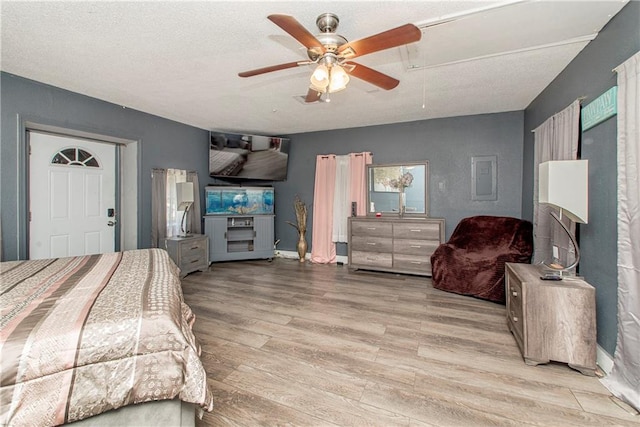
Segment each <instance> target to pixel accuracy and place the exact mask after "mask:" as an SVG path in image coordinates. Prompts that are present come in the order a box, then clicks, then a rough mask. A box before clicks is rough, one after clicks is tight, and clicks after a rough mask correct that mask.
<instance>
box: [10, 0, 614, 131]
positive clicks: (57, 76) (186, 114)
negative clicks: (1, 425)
mask: <svg viewBox="0 0 640 427" xmlns="http://www.w3.org/2000/svg"><path fill="white" fill-rule="evenodd" d="M625 3H626V1H619V0H616V1H542V2H537V1H516V2H513V1H510V2H504V1H384V2H378V1H358V2H310V1H289V2H271V1H260V2H257V1H250V2H244V1H234V2H220V1H207V2H191V1H189V2H183V1H170V2H135V1H134V2H127V1H116V2H106V1H97V2H88V1H70V2H67V1H55V2H39V1H27V2H12V1H6V0H3V1H2V16H1V22H0V24H1V26H2V33H1V37H2V38H1V40H2V41H1V43H2V44H1V49H2V57H1V59H2V62H1V64H0V66H1V68H2V70H3V71H6V72H8V73H12V74H17V75H19V76H23V77H26V78H30V79H33V80H37V81H40V82H44V83H48V84H51V85H54V86H58V87H62V88H65V89H68V90H71V91H74V92H78V93H81V94H85V95H88V96H92V97H96V98H100V99H103V100H106V101H109V102H113V103H115V104H118V105H122V106H125V107H127V108H133V109H137V110H141V111H144V112H147V113H151V114H155V115H158V116H161V117H165V118H168V119H172V120H176V121H179V122H183V123H187V124H190V125H193V126H197V127H199V128H203V129H212V130H214V129H215V130H227V131H241V132H249V133H258V134H270V135H273V134H279V135H285V134H292V133H298V132H309V131H317V130H327V129H340V128H348V127H359V126H367V125H375V124H385V123H393V122H405V121H413V120H421V119H429V118H437V117H449V116H462V115H470V114H480V113H493V112H502V111H513V110H522V109H524V108H526V107H527V106H528V105H529V103H530V102H531V101H532V100H533V99H534V98H535V97H536V96H537V95H538V94H539V93H540V92H541V91H542V90H543V89H544V88H545V87H546V86H547V85H548V84H549V83H550V82H551V81H552V80H553V79H554V78H555V77H556V76H557V75H558V74H559V73H560V72H561V71H562V69H563V68H564V67H565V66H566V65H567V64H568V63H569V62H570V61H571V60H572V59H573V58H574V57H575V56H576V55H577V54H578V53H579V52H580V51H581V50H582V49H583V48H584V47H585V46H586V44H587V43H588V42H589V41H590V40H592V39H593V38H594V37H595V36H596V35H597V33H598V31H600V30H601V29H602V27H603V26H604V25H605V24H606V23H607V22H608V21H609V20H610V19H611V17H612V16H613V15H615V14H616V13H617V12H618V11H619V10H620V9H621V8H622V7H624V5H625ZM324 12H332V13H335V14H337V15H338V16H339V18H340V25H339V27H338V30H337V32H338V33H339V34H341V35H343V36H344V37H346V38H347V39H348V40H349V41H354V40H357V39H360V38H363V37H366V36H370V35H373V34H376V33H379V32H382V31H385V30H388V29H391V28H395V27H397V26H400V25H403V24H405V23H413V24H415V25H417V26H419V27H421V28H423V27H424V29H423V30H422V32H423V35H422V40H421V41H419V42H417V43H414V44H411V45H408V46H405V47H401V48H394V49H389V50H386V51H382V52H377V53H373V54H370V55H366V56H362V57H360V58H358V59H357V61H358V62H360V63H362V64H363V65H366V66H368V67H370V68H374V69H375V70H377V71H380V72H383V73H385V74H388V75H390V76H392V77H394V78H397V79H399V80H400V85H399V86H398V87H397V88H395V89H393V90H391V91H385V90H381V89H378V88H377V87H375V86H373V85H371V84H369V83H366V82H364V81H361V80H358V79H355V78H352V79H351V82H350V83H349V86H348V88H347V89H346V90H345V91H342V92H338V93H335V94H333V95H332V96H331V102H329V103H323V102H317V103H312V104H305V103H303V102H301V99H300V97H301V96H304V95H305V94H306V92H307V88H308V85H309V76H310V74H311V71H312V68H311V66H302V67H298V68H293V69H288V70H281V71H277V72H273V73H268V74H263V75H259V76H255V77H250V78H240V77H238V75H237V73H238V72H240V71H246V70H251V69H255V68H260V67H263V66H268V65H275V64H280V63H286V62H293V61H301V60H305V59H307V57H306V50H305V49H304V48H303V47H302V46H301V45H300V44H299V43H298V42H297V41H296V40H294V39H293V38H291V37H290V36H289V35H288V34H286V33H285V32H284V31H283V30H282V29H281V28H279V27H278V26H276V25H275V24H273V23H272V22H271V21H269V20H268V19H267V16H268V15H269V14H273V13H281V14H288V15H292V16H294V17H295V18H296V19H297V20H298V21H299V22H300V23H301V24H302V25H304V26H305V27H306V28H307V29H308V30H309V31H310V32H312V33H314V34H316V33H318V31H317V28H316V27H315V20H316V17H317V16H318V15H319V14H321V13H324ZM447 21H448V22H447ZM438 22H444V23H442V24H441V25H437V26H432V27H429V25H430V24H433V23H438Z"/></svg>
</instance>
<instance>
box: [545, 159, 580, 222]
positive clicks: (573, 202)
mask: <svg viewBox="0 0 640 427" xmlns="http://www.w3.org/2000/svg"><path fill="white" fill-rule="evenodd" d="M588 162H589V161H588V160H552V161H548V162H544V163H540V165H539V166H538V202H539V203H546V204H549V205H552V206H555V207H557V208H560V209H562V213H563V214H564V215H566V216H567V217H569V218H570V219H571V220H572V221H574V222H580V223H583V224H586V223H587V222H588V220H589V203H588V198H589V197H588V192H589V163H588Z"/></svg>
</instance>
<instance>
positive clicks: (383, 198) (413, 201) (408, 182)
mask: <svg viewBox="0 0 640 427" xmlns="http://www.w3.org/2000/svg"><path fill="white" fill-rule="evenodd" d="M428 177H429V162H428V161H423V162H415V163H394V164H384V165H368V166H367V189H368V191H367V215H376V214H378V213H379V214H381V215H384V216H389V215H398V216H404V215H407V216H428V215H429V204H428V201H429V192H428V188H429V180H428Z"/></svg>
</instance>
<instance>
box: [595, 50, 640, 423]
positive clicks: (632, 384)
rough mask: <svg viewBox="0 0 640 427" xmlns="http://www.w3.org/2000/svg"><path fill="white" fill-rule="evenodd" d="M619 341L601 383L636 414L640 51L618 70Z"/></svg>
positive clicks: (639, 383)
mask: <svg viewBox="0 0 640 427" xmlns="http://www.w3.org/2000/svg"><path fill="white" fill-rule="evenodd" d="M615 71H616V72H617V73H618V337H617V343H616V351H615V354H614V357H613V369H612V371H611V374H610V375H609V376H608V377H606V378H604V379H603V380H602V382H603V384H604V385H605V386H606V387H607V388H608V389H609V390H610V391H611V392H612V393H613V394H614V395H615V396H617V397H619V398H620V399H622V400H625V401H626V402H628V403H629V404H631V405H632V406H633V407H634V408H636V409H637V410H639V411H640V247H639V246H638V239H639V236H640V183H639V182H638V179H639V177H640V77H639V76H640V52H638V53H636V54H635V55H634V56H632V57H631V58H629V59H628V60H627V61H625V62H624V63H623V64H621V65H620V66H619V67H618V68H616V69H615Z"/></svg>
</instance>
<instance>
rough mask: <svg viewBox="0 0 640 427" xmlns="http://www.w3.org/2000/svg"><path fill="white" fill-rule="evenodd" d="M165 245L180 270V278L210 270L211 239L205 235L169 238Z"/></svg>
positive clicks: (165, 240)
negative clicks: (195, 272)
mask: <svg viewBox="0 0 640 427" xmlns="http://www.w3.org/2000/svg"><path fill="white" fill-rule="evenodd" d="M164 245H165V248H166V249H167V252H169V256H170V257H171V259H172V260H173V262H175V263H176V265H177V266H178V268H179V269H180V277H184V276H186V275H187V274H189V273H193V272H194V271H207V270H208V269H209V238H208V237H207V236H205V235H204V234H192V235H189V236H186V237H168V238H166V239H164Z"/></svg>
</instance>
